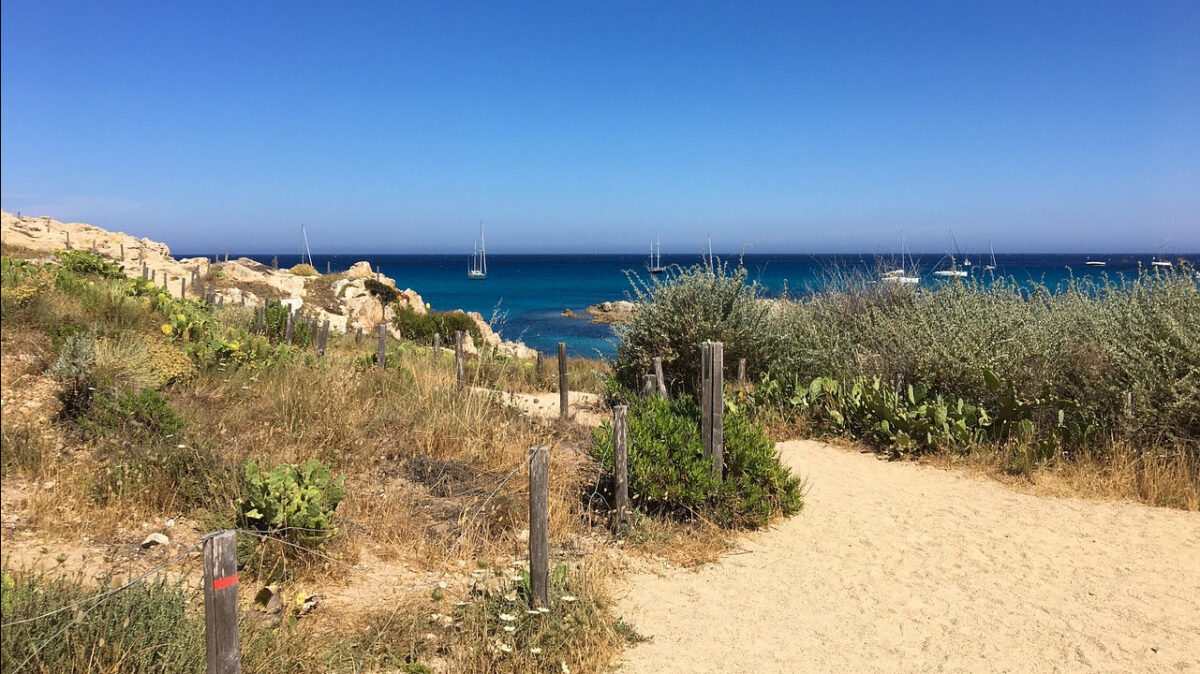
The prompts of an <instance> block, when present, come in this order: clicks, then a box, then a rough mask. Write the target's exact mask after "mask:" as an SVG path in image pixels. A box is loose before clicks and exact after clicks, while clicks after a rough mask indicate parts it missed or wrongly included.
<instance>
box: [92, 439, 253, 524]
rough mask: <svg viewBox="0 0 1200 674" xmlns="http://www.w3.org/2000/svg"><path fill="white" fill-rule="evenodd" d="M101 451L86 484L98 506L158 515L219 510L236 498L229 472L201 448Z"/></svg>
mask: <svg viewBox="0 0 1200 674" xmlns="http://www.w3.org/2000/svg"><path fill="white" fill-rule="evenodd" d="M178 440H183V442H179V441H178ZM101 451H102V454H101V456H102V457H103V458H104V462H103V464H102V465H101V466H100V467H98V468H97V469H96V471H95V473H94V477H93V479H92V483H91V485H90V487H91V489H90V491H91V496H92V498H93V499H94V500H95V501H97V502H99V503H111V502H114V501H127V500H132V501H136V502H138V503H142V504H144V505H146V506H147V507H150V508H153V509H155V510H158V511H163V510H171V509H178V508H187V509H210V510H214V511H219V510H221V509H223V508H226V507H228V506H229V505H230V504H231V503H232V502H233V500H234V499H235V498H236V496H237V488H238V486H239V485H238V481H237V479H236V475H234V474H233V470H232V469H231V468H230V466H229V465H228V464H227V463H226V462H225V461H224V460H222V459H221V458H220V457H218V456H217V455H216V454H215V453H214V452H213V450H212V448H211V447H209V446H208V445H207V444H204V443H196V442H194V441H189V440H188V439H186V438H177V439H174V440H170V441H162V442H116V443H110V444H102V445H101Z"/></svg>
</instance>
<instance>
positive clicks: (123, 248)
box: [121, 243, 125, 262]
mask: <svg viewBox="0 0 1200 674" xmlns="http://www.w3.org/2000/svg"><path fill="white" fill-rule="evenodd" d="M124 261H125V244H124V243H122V244H121V262H124Z"/></svg>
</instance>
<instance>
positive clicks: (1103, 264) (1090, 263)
mask: <svg viewBox="0 0 1200 674" xmlns="http://www.w3.org/2000/svg"><path fill="white" fill-rule="evenodd" d="M1083 264H1084V265H1086V266H1088V267H1106V266H1108V263H1107V262H1105V261H1104V260H1088V261H1087V262H1084V263H1083Z"/></svg>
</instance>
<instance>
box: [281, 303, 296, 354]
mask: <svg viewBox="0 0 1200 674" xmlns="http://www.w3.org/2000/svg"><path fill="white" fill-rule="evenodd" d="M293 323H295V320H294V319H293V318H292V308H291V307H288V314H287V326H286V327H284V329H283V341H284V343H285V344H287V345H288V346H291V344H292V333H293V332H295V329H296V328H295V326H294V325H293Z"/></svg>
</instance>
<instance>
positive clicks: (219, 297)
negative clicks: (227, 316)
mask: <svg viewBox="0 0 1200 674" xmlns="http://www.w3.org/2000/svg"><path fill="white" fill-rule="evenodd" d="M217 308H218V309H223V308H225V296H224V295H217Z"/></svg>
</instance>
